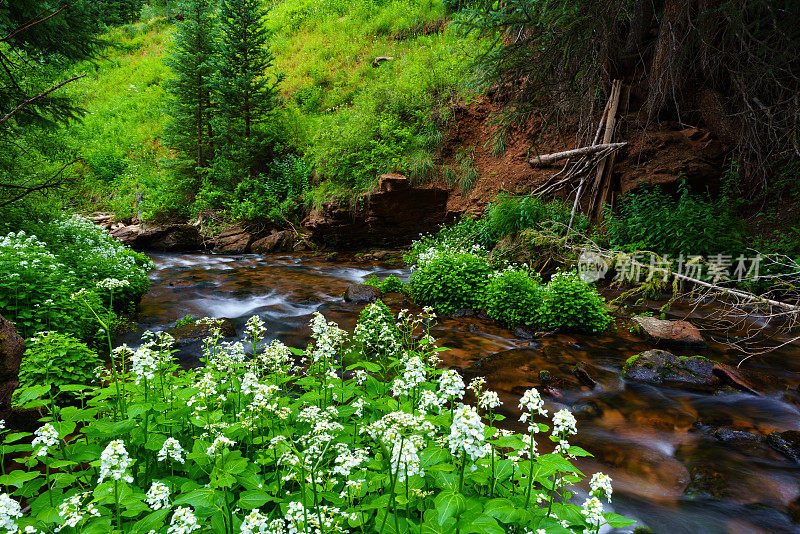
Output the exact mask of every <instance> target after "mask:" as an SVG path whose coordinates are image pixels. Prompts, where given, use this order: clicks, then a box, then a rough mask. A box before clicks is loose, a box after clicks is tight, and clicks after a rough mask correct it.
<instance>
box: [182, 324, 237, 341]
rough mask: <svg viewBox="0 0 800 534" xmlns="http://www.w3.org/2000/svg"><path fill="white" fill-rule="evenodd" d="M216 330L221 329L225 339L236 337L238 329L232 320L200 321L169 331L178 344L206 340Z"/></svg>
mask: <svg viewBox="0 0 800 534" xmlns="http://www.w3.org/2000/svg"><path fill="white" fill-rule="evenodd" d="M214 328H219V329H220V331H221V332H222V336H223V337H236V327H234V326H233V321H231V320H230V319H224V318H223V319H212V320H202V319H201V320H198V321H195V322H193V323H189V324H183V325H181V326H176V327H175V328H171V329H170V330H168V331H167V333H168V334H170V335H171V336H172V337H174V338H175V341H176V342H177V343H180V342H182V341H193V340H197V339H204V338H206V337H208V336H209V335H210V334H211V331H212V330H213V329H214Z"/></svg>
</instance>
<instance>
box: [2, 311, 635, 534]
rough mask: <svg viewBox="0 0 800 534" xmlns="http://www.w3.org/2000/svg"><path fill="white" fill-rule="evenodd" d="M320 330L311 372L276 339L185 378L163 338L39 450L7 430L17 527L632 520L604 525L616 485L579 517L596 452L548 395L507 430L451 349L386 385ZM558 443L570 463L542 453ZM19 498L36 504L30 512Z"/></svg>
mask: <svg viewBox="0 0 800 534" xmlns="http://www.w3.org/2000/svg"><path fill="white" fill-rule="evenodd" d="M412 322H417V323H418V324H424V322H425V318H424V317H423V318H421V319H420V320H419V321H416V320H414V321H412ZM312 331H313V332H314V334H313V341H312V343H311V344H309V346H308V347H307V349H306V350H305V351H303V350H299V349H298V350H296V352H297V353H299V354H301V355H303V356H304V358H303V361H305V362H306V365H302V366H300V367H294V365H293V362H292V358H291V349H289V348H288V347H286V346H284V345H283V344H281V343H279V342H273V343H272V344H270V345H268V346H264V345H261V344H258V346H262V347H263V349H262V350H260V351H259V352H258V353H257V354H255V355H254V357H253V358H244V357H243V350H242V348H241V346H240V345H238V344H224V343H219V342H218V340H217V339H214V338H213V337H212V338H210V339H207V340H206V342H205V344H204V346H205V347H206V365H205V366H204V367H200V368H197V369H188V370H186V369H180V368H179V367H178V366H177V365H176V364H175V363H174V362H173V360H172V351H171V344H170V343H169V339H168V338H166V337H164V336H162V337H161V338H159V339H151V340H150V341H148V342H147V343H146V344H145V346H144V347H143V348H142V349H138V350H137V351H136V353H135V354H134V355H132V357H131V359H132V361H133V362H134V365H133V371H132V372H130V373H126V374H124V375H120V376H119V382H111V383H110V384H109V385H108V386H107V387H104V388H101V389H98V390H97V391H96V392H90V395H91V397H92V398H91V399H90V400H89V402H88V403H87V406H88V407H87V408H78V407H72V406H70V407H67V408H63V409H59V408H56V410H57V411H56V412H55V413H48V414H47V415H46V416H45V417H43V418H42V427H41V428H39V429H38V430H37V431H36V433H35V436H36V437H35V438H34V440H33V444H32V446H31V445H27V444H25V443H24V442H18V441H19V440H22V439H25V438H29V437H30V436H31V434H30V433H27V432H22V433H12V434H10V435H9V434H5V436H4V440H5V444H4V450H6V451H11V450H14V451H19V452H21V451H23V450H25V451H27V452H29V454H25V455H22V454H20V455H19V457H18V458H17V461H18V462H21V463H22V464H23V465H24V468H23V469H15V470H12V471H10V472H7V473H6V474H5V478H4V480H5V481H6V482H7V484H6V485H5V486H4V489H5V490H6V492H7V493H2V494H0V499H1V500H2V502H3V505H4V507H5V508H4V509H5V510H6V511H7V512H10V513H7V514H6V516H5V519H6V523H5V525H4V526H6V527H7V529H8V530H9V531H20V532H32V531H36V530H39V531H43V532H51V531H53V530H55V529H60V528H61V527H63V526H64V524H65V522H66V521H67V520H69V521H70V527H69V528H70V529H71V531H75V532H86V533H89V532H112V531H114V532H156V533H160V534H164V533H165V532H170V533H177V532H185V533H188V532H191V531H197V532H226V533H233V532H256V531H259V532H267V531H269V532H298V533H299V532H326V533H334V532H346V531H363V532H372V533H374V532H381V531H383V532H448V533H449V532H455V531H456V530H457V529H460V530H461V531H462V532H469V531H470V530H472V531H479V532H491V533H494V532H498V533H499V532H509V531H512V532H525V531H528V532H535V531H537V530H538V529H542V530H545V531H547V532H592V533H596V532H598V531H599V530H600V528H601V527H603V528H606V525H608V528H610V529H613V528H616V527H624V526H627V525H630V524H631V523H632V522H631V521H627V520H625V519H624V518H622V517H621V516H619V515H616V514H613V513H603V504H602V502H601V499H604V500H607V499H609V498H610V497H611V493H612V488H611V481H610V479H609V478H608V477H605V476H604V475H602V474H596V475H595V476H594V477H593V478H592V480H591V483H590V484H589V487H590V495H588V497H587V499H586V501H585V502H584V504H583V506H579V505H576V504H574V503H573V501H574V499H575V495H574V493H573V491H572V490H571V489H570V488H572V485H573V484H575V485H577V484H578V483H579V482H580V481H581V479H582V478H583V475H582V473H581V472H580V471H579V470H578V469H577V468H576V467H575V466H574V464H573V463H572V460H571V458H572V457H573V456H574V457H582V456H587V455H588V453H587V452H586V451H584V450H583V449H581V448H580V447H577V446H575V445H571V444H569V443H568V440H569V439H572V436H573V435H574V434H576V433H577V429H576V420H575V418H574V416H573V415H572V414H571V413H570V412H569V411H568V410H560V411H559V412H557V413H555V414H554V415H553V417H552V421H551V420H550V419H549V418H548V417H547V412H546V411H545V410H544V409H543V400H542V399H541V397H540V396H539V393H538V392H537V391H536V390H535V389H531V390H528V391H527V392H525V394H524V395H523V397H522V399H521V400H520V407H521V408H522V410H523V413H524V414H525V417H524V419H526V420H528V419H530V421H529V422H528V425H527V430H526V431H524V432H523V433H516V432H511V431H505V432H498V431H497V430H496V424H497V421H499V420H500V416H499V414H496V413H495V412H496V411H497V408H498V406H499V400H497V399H498V398H497V394H496V393H494V392H492V391H483V389H482V388H480V387H478V386H477V385H475V384H473V385H472V389H474V390H477V391H480V398H481V399H482V400H481V402H480V404H479V405H480V408H479V409H476V408H474V407H472V406H465V405H462V404H461V403H460V402H459V401H461V400H462V399H463V397H464V391H465V389H466V387H465V384H464V383H463V381H462V379H461V377H460V376H459V375H458V373H457V372H456V371H453V370H441V369H437V368H436V366H435V362H436V354H437V352H438V351H439V350H440V349H438V348H436V347H435V345H433V344H432V343H430V342H429V337H428V336H427V335H423V337H422V338H421V340H420V342H414V341H413V339H412V338H411V336H410V335H409V336H408V338H407V339H406V340H405V342H406V343H408V350H407V353H406V354H405V357H404V358H403V359H394V360H393V365H394V369H395V372H394V376H389V377H388V378H387V379H383V378H382V377H381V376H376V374H375V371H373V370H372V369H374V368H375V367H376V365H375V364H374V363H372V362H369V361H365V362H363V363H362V364H356V365H354V366H353V368H352V369H351V370H350V371H349V372H347V373H340V368H339V365H340V362H339V357H340V355H341V352H342V347H343V346H344V344H345V343H346V340H347V334H346V332H343V331H342V330H340V329H339V328H338V327H337V326H336V325H335V324H333V323H328V322H327V321H326V320H325V319H324V318H322V316H321V315H319V314H317V315H315V317H314V319H313V321H312ZM422 333H423V334H427V333H428V332H427V330H423V332H422ZM44 404H45V403H44V402H43V401H41V400H38V399H34V400H32V401H31V402H29V403H27V405H28V406H38V407H44ZM544 432H548V433H549V436H548V437H549V438H550V439H551V440H552V441H553V442H555V443H558V444H559V447H558V448H557V449H556V451H557V452H555V453H549V454H545V453H541V454H539V453H538V452H537V451H536V449H535V446H536V442H535V441H534V437H535V438H536V440H540V439H542V438H541V436H542V433H544ZM537 433H538V434H537ZM67 466H68V467H69V470H68V472H67V471H64V468H65V467H67ZM20 501H24V502H25V503H27V502H30V503H31V505H30V508H28V507H27V506H26V507H25V508H26V509H25V512H24V513H23V512H22V506H19V507H17V506H18V505H19V502H20ZM28 510H30V512H29V511H28ZM501 523H502V526H501ZM112 525H113V526H112ZM387 526H390V527H389V528H387ZM476 527H478V528H476Z"/></svg>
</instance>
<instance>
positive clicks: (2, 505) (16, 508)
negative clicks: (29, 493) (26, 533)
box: [0, 493, 22, 532]
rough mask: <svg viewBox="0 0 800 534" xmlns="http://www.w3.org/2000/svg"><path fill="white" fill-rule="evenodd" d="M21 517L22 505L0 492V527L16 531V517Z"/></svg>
mask: <svg viewBox="0 0 800 534" xmlns="http://www.w3.org/2000/svg"><path fill="white" fill-rule="evenodd" d="M19 517H22V507H21V506H20V505H19V503H18V502H17V501H15V500H14V499H12V498H11V497H9V496H8V494H6V493H0V528H4V529H6V530H7V531H8V532H16V530H17V522H16V519H17V518H19Z"/></svg>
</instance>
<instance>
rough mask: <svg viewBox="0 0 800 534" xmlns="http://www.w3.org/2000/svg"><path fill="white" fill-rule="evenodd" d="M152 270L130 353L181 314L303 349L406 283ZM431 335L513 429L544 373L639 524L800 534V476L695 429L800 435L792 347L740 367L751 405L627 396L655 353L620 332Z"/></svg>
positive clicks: (356, 270) (256, 266)
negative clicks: (320, 318) (319, 333)
mask: <svg viewBox="0 0 800 534" xmlns="http://www.w3.org/2000/svg"><path fill="white" fill-rule="evenodd" d="M152 258H153V260H154V261H155V263H156V270H155V271H154V272H153V273H152V274H151V280H152V287H151V289H150V291H149V292H148V293H147V294H146V295H145V297H144V299H143V300H142V303H141V306H140V311H139V314H138V328H137V329H136V330H135V331H133V332H131V333H129V334H128V335H127V336H126V339H125V340H127V341H132V340H134V339H135V338H136V337H137V336H138V335H140V334H141V332H142V331H144V330H145V329H164V328H169V327H172V326H174V325H175V322H176V321H177V320H178V319H180V318H182V317H184V316H185V315H187V314H189V315H193V316H195V317H201V316H210V317H220V318H222V317H224V318H229V319H231V320H232V321H233V323H234V325H235V326H236V328H237V331H238V332H240V333H241V331H242V330H243V326H244V322H245V321H246V320H247V318H248V317H250V316H251V315H254V314H257V315H259V316H260V317H261V318H262V319H263V320H264V322H265V323H266V326H267V332H268V336H270V337H272V338H278V339H281V340H282V341H283V342H284V343H287V344H289V345H293V346H298V347H300V346H305V343H306V342H307V340H308V335H309V333H310V330H309V329H308V322H309V319H310V316H311V314H312V313H314V312H315V311H320V312H322V313H323V314H324V315H325V316H326V317H327V318H328V319H331V320H334V321H336V322H337V323H339V324H340V326H342V327H343V328H346V329H350V330H352V328H353V326H354V324H355V320H356V317H357V315H358V312H359V311H360V309H361V308H362V306H359V305H356V304H347V303H344V302H343V300H342V293H343V291H344V290H345V288H346V287H347V286H348V285H350V284H352V283H358V282H361V281H363V280H364V278H366V277H367V276H369V275H370V274H373V273H374V274H379V275H387V274H396V275H398V276H400V277H401V278H403V277H407V276H408V274H409V273H408V271H406V270H402V269H392V268H390V267H382V266H380V265H378V264H375V263H359V262H356V261H354V260H352V259H351V260H349V261H348V260H346V259H336V260H331V261H326V260H325V259H323V258H322V257H315V256H312V255H307V256H275V255H271V256H256V255H247V256H217V255H206V254H180V255H179V254H157V255H153V256H152ZM388 304H390V306H392V307H393V308H395V311H397V309H399V308H400V307H410V308H413V306H411V304H410V303H408V302H404V299H403V298H402V297H399V296H395V297H394V298H393V299H392V300H391V301H390V302H388ZM702 315H703V313H702V310H699V311H696V312H694V314H693V316H691V318H694V319H696V320H699V322H700V323H702ZM708 334H713V331H710V332H708ZM433 335H434V336H435V337H437V338H438V339H440V340H441V343H440V344H441V345H442V346H445V347H449V348H451V349H452V350H450V351H448V352H445V353H443V364H444V365H447V366H453V367H458V368H460V369H462V370H464V371H465V373H466V375H467V376H478V375H480V376H485V377H486V379H487V382H488V384H489V387H491V388H492V389H495V390H496V391H497V392H498V393H499V394H500V398H501V400H502V401H503V408H504V409H505V410H506V415H507V416H508V421H515V420H516V419H517V417H518V412H517V410H516V407H517V402H518V400H519V397H520V396H521V394H522V392H523V391H525V390H526V389H527V388H529V387H539V388H540V389H542V376H543V375H542V374H541V372H542V371H547V372H549V375H550V377H551V378H552V379H553V380H551V381H550V382H549V383H550V384H552V385H551V386H549V387H548V388H546V395H545V398H546V400H547V404H548V406H547V407H548V409H550V410H551V412H552V411H554V410H558V409H560V408H562V407H568V408H570V409H572V410H573V411H574V412H575V413H576V417H577V418H578V430H579V434H578V436H577V437H576V438H575V439H573V440H571V442H573V443H574V444H577V445H580V446H582V447H584V448H585V449H587V450H589V451H590V452H592V453H593V454H594V455H595V457H594V458H592V459H589V460H587V459H580V460H579V461H578V462H577V463H578V465H579V467H580V468H581V469H582V470H583V471H584V472H585V473H592V472H595V471H603V472H605V473H607V474H609V475H610V476H611V477H612V478H613V479H614V500H613V509H614V511H616V512H617V513H620V514H623V515H625V516H628V517H631V518H634V519H639V520H641V521H642V523H644V524H646V525H648V526H649V527H650V528H652V529H653V531H654V532H657V533H661V532H666V533H669V534H677V533H684V532H686V533H692V534H696V533H751V532H764V533H772V532H800V525H798V524H796V523H793V522H792V521H791V519H790V511H789V510H790V509H794V510H795V514H797V513H798V512H797V509H798V508H800V465H798V464H797V463H794V462H792V461H791V460H789V459H788V458H787V457H785V456H783V455H782V454H780V453H778V452H777V451H775V450H774V449H772V448H771V447H770V446H769V445H767V444H766V443H763V442H750V441H747V440H744V441H739V442H736V443H731V442H727V443H726V442H724V441H720V440H719V439H717V438H715V437H714V436H713V435H711V434H710V433H709V432H708V431H702V430H701V429H698V425H700V424H702V425H705V427H706V428H708V427H719V426H721V427H725V428H731V429H735V430H745V431H749V432H753V433H756V434H761V435H767V434H769V433H770V432H773V431H779V432H782V431H786V430H800V409H799V408H798V407H799V406H800V395H799V394H798V385H799V384H800V358H798V356H800V347H798V346H797V345H790V346H787V347H784V348H783V349H781V350H779V351H775V352H773V353H771V354H769V355H767V356H761V357H758V358H753V359H751V360H748V361H747V362H746V363H745V364H744V366H743V368H745V369H748V370H750V371H753V372H755V373H757V374H758V376H759V380H758V388H759V390H760V391H761V392H763V394H762V395H760V396H756V395H751V394H747V393H743V392H738V391H734V390H730V391H722V392H718V393H716V394H703V393H691V392H687V391H682V390H676V389H667V388H660V387H654V386H650V385H645V384H640V383H635V382H626V381H625V380H623V379H622V378H621V377H620V370H621V368H622V366H623V364H624V363H625V360H626V359H627V358H628V357H630V356H632V355H634V354H637V353H639V352H641V351H644V350H647V349H649V348H652V347H651V346H650V345H649V344H648V343H647V342H645V341H644V339H643V338H642V337H641V336H639V335H635V334H632V333H630V332H629V331H628V330H627V329H626V328H625V327H624V326H621V327H619V328H617V329H616V330H611V331H610V333H608V334H606V335H602V336H588V335H572V334H569V335H567V334H562V335H554V336H549V337H543V338H539V339H536V340H533V341H526V340H524V339H518V338H515V336H514V334H513V333H512V332H510V331H508V330H505V329H502V328H499V327H497V326H495V325H492V324H491V323H489V322H487V321H483V320H481V319H478V318H467V319H442V320H441V321H440V322H439V323H438V324H437V326H436V327H435V328H434V329H433ZM503 351H506V352H504V353H503V354H501V355H499V356H495V357H492V358H488V359H484V358H487V357H488V356H490V355H492V354H496V353H499V352H503ZM673 352H675V353H676V354H678V355H695V354H701V355H703V356H706V357H709V358H713V359H715V360H718V361H720V362H722V363H726V364H730V365H735V364H736V363H738V360H739V357H737V355H736V354H735V353H733V352H732V351H730V350H728V349H727V348H726V347H725V346H723V345H719V344H716V343H713V342H712V343H710V346H709V347H708V348H706V349H701V350H699V351H698V350H696V349H694V350H688V351H686V350H683V351H681V350H676V351H673ZM581 362H582V363H583V368H584V369H585V370H586V371H587V373H588V375H589V376H591V378H592V379H593V380H594V381H596V385H595V386H594V387H589V386H587V385H584V384H581V382H580V381H579V380H578V379H577V378H576V377H575V374H574V373H573V372H572V369H573V368H574V367H575V365H576V364H578V363H581ZM189 363H191V362H189ZM512 426H513V423H512ZM792 503H794V504H792ZM628 531H630V529H629V530H628Z"/></svg>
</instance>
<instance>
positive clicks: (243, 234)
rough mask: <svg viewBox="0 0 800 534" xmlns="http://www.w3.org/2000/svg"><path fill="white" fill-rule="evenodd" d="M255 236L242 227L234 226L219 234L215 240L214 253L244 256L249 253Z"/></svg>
mask: <svg viewBox="0 0 800 534" xmlns="http://www.w3.org/2000/svg"><path fill="white" fill-rule="evenodd" d="M252 242H253V236H252V234H250V233H249V232H247V231H246V230H245V229H244V228H242V227H240V226H234V227H233V228H229V229H227V230H225V231H224V232H222V233H221V234H219V235H218V236H217V238H216V239H215V240H214V252H219V253H220V254H244V253H246V252H249V250H250V244H251V243H252Z"/></svg>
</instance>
